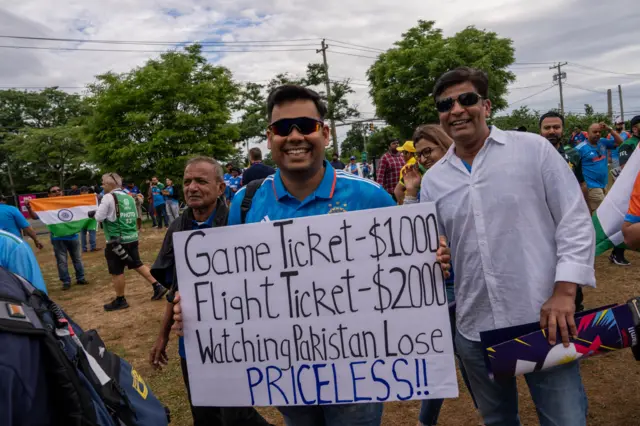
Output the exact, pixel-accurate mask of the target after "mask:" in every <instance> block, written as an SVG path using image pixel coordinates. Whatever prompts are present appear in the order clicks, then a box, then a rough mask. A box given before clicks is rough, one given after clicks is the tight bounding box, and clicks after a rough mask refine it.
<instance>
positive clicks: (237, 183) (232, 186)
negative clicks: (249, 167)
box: [227, 167, 242, 201]
mask: <svg viewBox="0 0 640 426" xmlns="http://www.w3.org/2000/svg"><path fill="white" fill-rule="evenodd" d="M241 186H242V176H240V169H238V168H237V167H234V168H232V169H231V177H230V178H229V183H228V184H227V189H228V191H229V193H228V197H227V199H228V200H229V201H231V200H233V197H234V196H235V195H236V192H238V190H239V189H240V187H241Z"/></svg>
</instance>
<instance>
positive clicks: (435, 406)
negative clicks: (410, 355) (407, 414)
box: [418, 286, 478, 426]
mask: <svg viewBox="0 0 640 426" xmlns="http://www.w3.org/2000/svg"><path fill="white" fill-rule="evenodd" d="M447 300H454V297H453V286H447ZM449 320H450V321H451V335H452V336H455V335H456V307H455V305H454V306H453V307H450V308H449ZM453 353H454V354H455V356H456V358H458V368H460V374H461V375H462V380H464V384H465V385H466V386H467V390H468V391H469V394H471V399H472V400H473V405H475V407H476V408H478V403H477V402H476V398H475V396H474V395H473V392H472V391H471V384H470V383H469V377H468V375H467V370H465V368H464V365H463V364H462V360H461V359H460V355H458V351H457V350H456V345H455V341H454V342H453ZM442 404H444V399H423V400H422V403H421V404H420V414H419V415H418V420H420V423H421V424H423V425H427V426H435V425H437V424H438V417H439V416H440V410H441V409H442Z"/></svg>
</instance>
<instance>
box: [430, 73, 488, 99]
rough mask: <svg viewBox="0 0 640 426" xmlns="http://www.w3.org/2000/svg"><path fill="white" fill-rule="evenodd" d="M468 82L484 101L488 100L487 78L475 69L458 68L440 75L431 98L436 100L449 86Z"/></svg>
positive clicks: (485, 74)
mask: <svg viewBox="0 0 640 426" xmlns="http://www.w3.org/2000/svg"><path fill="white" fill-rule="evenodd" d="M466 82H469V83H471V84H473V87H475V89H476V91H477V92H478V94H479V95H480V96H482V97H483V98H484V99H489V77H488V76H487V73H485V72H484V71H482V70H479V69H477V68H470V67H458V68H455V69H452V70H451V71H447V72H446V73H444V74H442V75H441V76H440V77H439V78H438V80H437V81H436V84H435V86H434V87H433V97H434V98H438V96H440V95H441V94H442V92H444V91H445V90H447V89H448V88H449V87H451V86H455V85H457V84H462V83H466Z"/></svg>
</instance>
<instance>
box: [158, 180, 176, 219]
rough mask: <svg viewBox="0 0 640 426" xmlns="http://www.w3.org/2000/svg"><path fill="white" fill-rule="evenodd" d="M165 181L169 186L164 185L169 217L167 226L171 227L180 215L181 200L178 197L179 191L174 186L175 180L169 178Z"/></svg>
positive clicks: (163, 193)
mask: <svg viewBox="0 0 640 426" xmlns="http://www.w3.org/2000/svg"><path fill="white" fill-rule="evenodd" d="M165 182H166V184H167V186H165V187H164V190H163V191H162V195H164V200H165V206H166V210H167V218H168V221H167V227H169V225H171V222H173V221H174V220H176V219H177V218H178V216H180V200H179V199H178V191H177V190H176V189H175V188H174V187H173V181H172V180H171V179H169V178H167V180H166V181H165Z"/></svg>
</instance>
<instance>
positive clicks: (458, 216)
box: [420, 67, 595, 426]
mask: <svg viewBox="0 0 640 426" xmlns="http://www.w3.org/2000/svg"><path fill="white" fill-rule="evenodd" d="M488 86H489V81H488V78H487V75H486V74H485V73H484V72H483V71H480V70H477V69H472V68H467V67H462V68H457V69H455V70H452V71H449V72H447V73H445V74H444V75H443V76H441V77H440V78H439V80H438V81H437V82H436V85H435V89H434V97H435V101H436V108H437V109H438V112H439V114H440V124H441V125H442V127H443V129H444V130H445V131H446V132H447V133H448V134H449V136H451V138H452V139H453V141H454V145H452V147H451V148H450V149H449V151H448V152H447V154H446V155H445V156H444V157H443V158H442V160H440V161H439V162H438V163H436V165H434V166H433V167H432V168H431V170H430V171H429V173H427V174H425V176H424V178H423V181H422V192H421V197H420V201H421V202H429V201H432V202H433V201H435V202H436V206H437V211H438V218H439V221H438V223H439V224H440V226H441V227H442V229H443V230H444V233H445V234H446V235H447V236H449V237H450V238H451V251H452V254H453V259H454V262H455V264H454V270H455V272H456V277H455V287H454V289H455V296H456V303H457V307H456V315H457V327H458V331H457V335H456V347H457V349H458V351H459V354H460V357H461V358H462V362H463V364H464V366H465V369H466V370H467V373H468V374H469V378H470V383H471V388H472V389H473V393H474V395H475V396H476V399H477V402H478V406H479V408H480V411H481V413H482V416H483V418H484V421H485V423H486V424H487V425H519V424H520V420H519V416H518V389H517V386H516V381H515V378H513V379H510V380H507V381H504V382H502V381H493V380H492V379H490V377H489V374H488V372H487V368H486V365H485V361H484V353H485V351H484V348H483V346H482V344H481V343H480V332H482V331H486V330H494V329H500V328H505V327H509V326H515V325H521V324H527V323H530V322H536V321H538V320H540V326H541V327H542V328H546V327H548V328H549V334H548V341H549V343H550V344H552V345H554V344H555V343H556V339H561V340H562V342H563V343H564V344H565V346H568V345H569V336H570V335H571V336H575V335H576V333H577V331H576V324H575V321H574V313H575V296H576V289H577V287H578V286H579V285H586V286H590V287H595V274H594V269H593V262H594V247H595V243H594V240H595V235H594V229H593V226H592V225H591V218H590V217H589V212H588V210H587V206H586V205H585V203H584V199H583V197H582V193H581V191H580V186H579V184H578V182H577V180H576V179H575V177H574V175H573V173H572V172H571V170H570V169H569V168H568V167H567V165H566V163H565V162H564V160H563V159H562V157H561V156H560V155H558V153H557V152H556V150H555V149H554V148H553V146H552V145H551V144H549V143H548V142H546V141H545V140H544V139H543V138H542V137H540V136H538V135H534V134H532V133H524V132H505V131H502V130H500V129H498V128H497V127H495V126H493V127H489V126H487V123H486V119H487V118H488V117H489V116H490V113H491V101H490V100H489V99H488V97H487V96H488V93H487V92H488ZM558 329H559V330H560V335H559V336H557V330H558ZM524 344H526V343H524ZM489 356H490V355H489ZM525 377H526V379H527V384H528V385H529V390H530V392H531V396H532V398H533V401H534V404H535V405H536V409H537V412H538V415H539V418H540V423H541V424H542V425H543V426H546V425H565V426H574V425H575V426H583V425H585V424H586V415H587V397H586V395H585V392H584V388H583V386H582V380H581V377H580V369H579V366H578V364H577V363H569V364H566V365H562V366H559V367H556V368H554V369H551V370H545V371H540V372H535V373H530V374H527V375H526V376H525Z"/></svg>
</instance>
